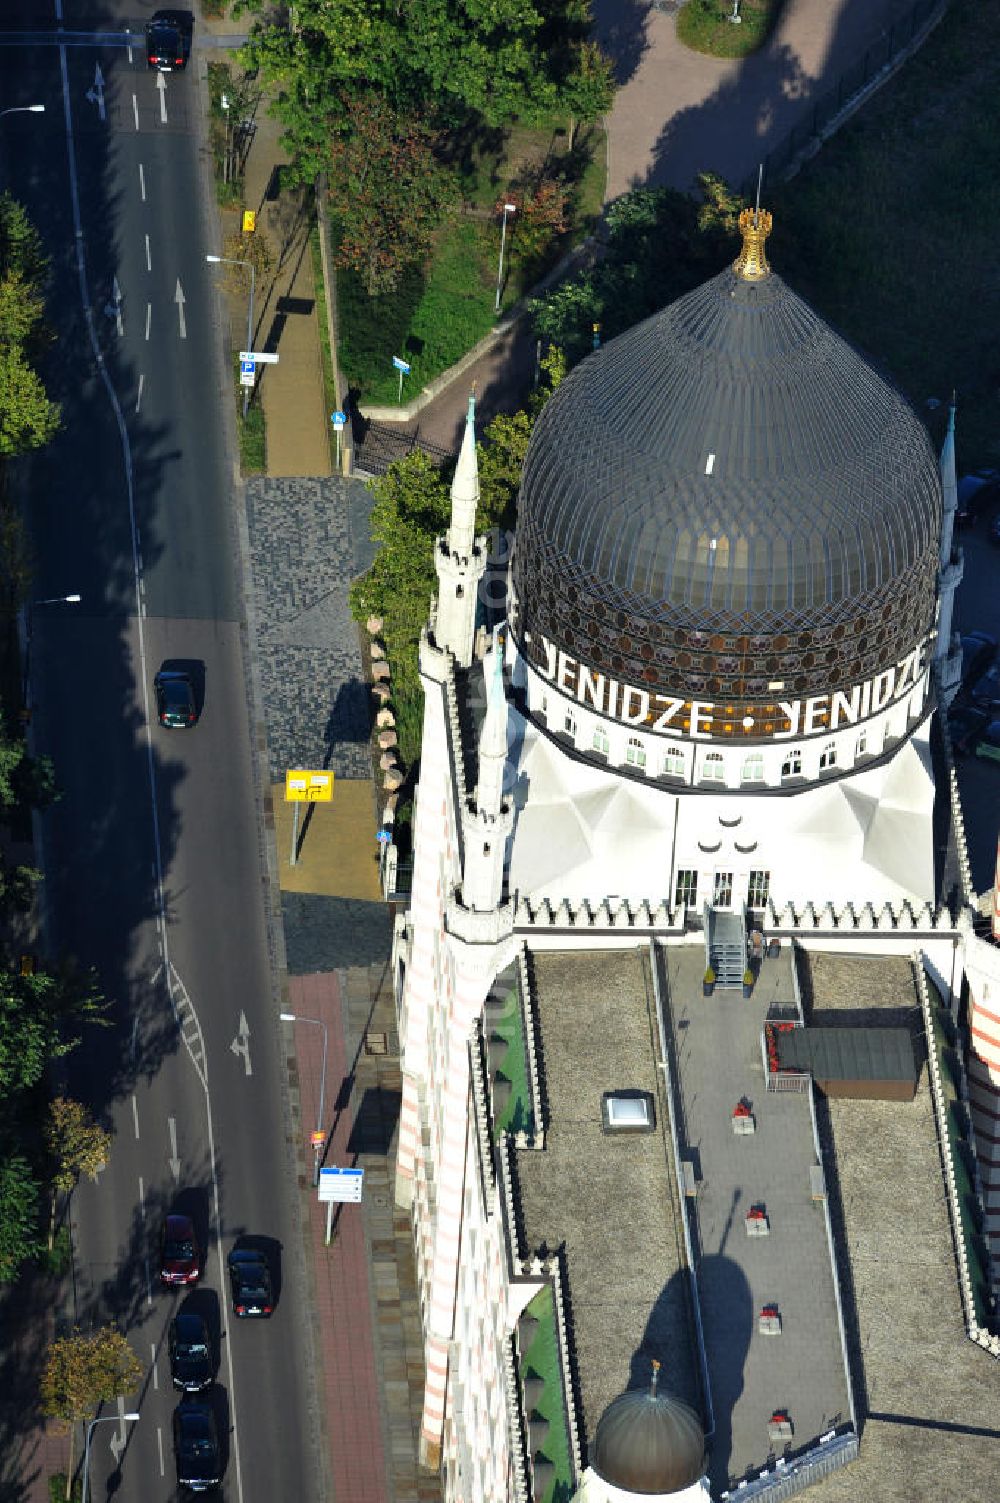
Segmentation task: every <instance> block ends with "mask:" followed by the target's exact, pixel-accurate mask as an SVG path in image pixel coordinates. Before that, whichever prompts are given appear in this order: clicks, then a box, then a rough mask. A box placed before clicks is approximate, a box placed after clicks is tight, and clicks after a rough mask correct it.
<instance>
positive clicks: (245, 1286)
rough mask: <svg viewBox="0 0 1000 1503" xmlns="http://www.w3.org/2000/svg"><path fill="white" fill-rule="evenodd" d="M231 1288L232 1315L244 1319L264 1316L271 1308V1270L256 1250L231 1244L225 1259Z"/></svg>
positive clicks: (272, 1305) (272, 1303)
mask: <svg viewBox="0 0 1000 1503" xmlns="http://www.w3.org/2000/svg"><path fill="white" fill-rule="evenodd" d="M226 1261H227V1263H228V1264H229V1283H230V1285H231V1287H232V1291H233V1314H234V1315H240V1316H243V1317H244V1318H246V1317H250V1316H258V1317H260V1316H267V1315H270V1314H271V1312H272V1311H273V1309H274V1298H273V1296H272V1293H271V1270H270V1269H269V1268H268V1266H267V1262H266V1260H265V1259H264V1258H263V1257H262V1255H261V1254H260V1253H259V1252H255V1251H254V1250H252V1249H251V1248H241V1247H234V1248H233V1250H232V1252H231V1253H230V1254H229V1257H228V1258H227V1260H226Z"/></svg>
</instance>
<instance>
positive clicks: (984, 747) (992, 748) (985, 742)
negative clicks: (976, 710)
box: [975, 720, 1000, 762]
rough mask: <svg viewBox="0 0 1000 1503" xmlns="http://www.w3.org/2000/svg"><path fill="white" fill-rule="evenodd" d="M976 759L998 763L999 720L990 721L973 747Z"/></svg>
mask: <svg viewBox="0 0 1000 1503" xmlns="http://www.w3.org/2000/svg"><path fill="white" fill-rule="evenodd" d="M975 753H976V756H977V757H986V758H988V759H989V761H991V762H1000V720H991V721H990V723H989V725H988V726H987V727H986V729H985V730H984V731H983V734H982V735H981V736H980V738H979V740H978V741H977V742H976V745H975Z"/></svg>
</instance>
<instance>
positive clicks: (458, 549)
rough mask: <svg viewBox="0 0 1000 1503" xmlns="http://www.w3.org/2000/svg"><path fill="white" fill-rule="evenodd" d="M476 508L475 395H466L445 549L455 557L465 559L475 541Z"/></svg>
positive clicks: (477, 470)
mask: <svg viewBox="0 0 1000 1503" xmlns="http://www.w3.org/2000/svg"><path fill="white" fill-rule="evenodd" d="M478 505H479V464H478V462H477V460H476V394H475V392H474V391H473V392H471V393H470V395H469V411H468V415H467V417H466V419H465V433H464V434H463V435H462V448H461V450H460V452H459V456H458V464H457V465H456V466H455V478H454V480H453V481H452V482H451V526H450V527H449V528H448V548H449V550H450V552H451V553H452V554H454V555H455V556H456V557H457V558H468V557H469V556H470V554H471V553H472V548H473V544H474V543H475V541H476V508H477V506H478Z"/></svg>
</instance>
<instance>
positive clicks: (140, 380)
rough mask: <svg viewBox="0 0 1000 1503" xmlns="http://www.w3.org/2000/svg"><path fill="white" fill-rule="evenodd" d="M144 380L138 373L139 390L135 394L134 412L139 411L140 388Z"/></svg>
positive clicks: (140, 400) (140, 402) (140, 401)
mask: <svg viewBox="0 0 1000 1503" xmlns="http://www.w3.org/2000/svg"><path fill="white" fill-rule="evenodd" d="M145 379H146V378H145V376H144V375H142V374H141V373H140V376H139V390H138V392H137V393H136V398H135V410H136V412H138V411H139V408H140V406H141V405H142V386H143V382H144V381H145Z"/></svg>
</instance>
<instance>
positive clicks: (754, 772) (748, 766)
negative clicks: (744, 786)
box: [743, 752, 764, 783]
mask: <svg viewBox="0 0 1000 1503" xmlns="http://www.w3.org/2000/svg"><path fill="white" fill-rule="evenodd" d="M743 781H744V783H763V781H764V753H763V752H750V753H748V755H747V756H746V757H744V759H743Z"/></svg>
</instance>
